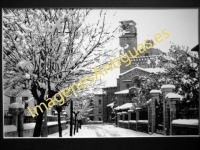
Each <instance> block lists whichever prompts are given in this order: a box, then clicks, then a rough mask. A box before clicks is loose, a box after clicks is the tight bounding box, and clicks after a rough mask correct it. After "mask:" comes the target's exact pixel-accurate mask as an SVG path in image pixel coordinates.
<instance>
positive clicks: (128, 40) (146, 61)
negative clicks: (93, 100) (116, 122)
mask: <svg viewBox="0 0 200 150" xmlns="http://www.w3.org/2000/svg"><path fill="white" fill-rule="evenodd" d="M120 23H121V28H122V29H123V34H122V35H121V36H120V37H119V45H120V46H121V47H122V48H123V50H121V52H120V54H122V53H127V55H128V56H129V58H130V59H131V64H130V65H129V66H125V64H124V63H121V66H120V75H119V78H118V79H116V80H117V81H116V82H117V86H115V87H105V88H103V90H104V91H106V93H107V95H104V107H103V109H104V110H103V111H104V122H109V121H108V120H109V119H108V118H110V116H111V112H112V109H110V108H111V107H110V105H109V104H111V103H113V102H115V103H114V105H115V106H114V107H117V106H120V105H123V104H125V103H131V102H132V98H133V97H132V94H131V91H132V89H133V87H135V86H137V79H138V77H139V76H149V75H150V74H151V73H158V72H162V71H163V70H164V69H163V68H164V67H165V66H167V65H169V63H168V62H169V60H170V59H169V58H168V57H167V56H166V54H165V53H163V52H162V51H161V50H159V49H156V48H154V47H151V48H148V49H147V45H145V44H144V46H145V47H146V50H144V49H143V51H144V52H143V53H142V54H140V53H139V55H137V51H138V45H137V28H136V23H135V22H134V21H132V20H128V21H122V22H120ZM148 43H151V44H152V46H153V45H154V42H153V41H152V40H148ZM134 49H135V50H134ZM130 50H131V53H132V55H134V56H137V57H135V58H132V57H131V54H130ZM107 105H108V106H107Z"/></svg>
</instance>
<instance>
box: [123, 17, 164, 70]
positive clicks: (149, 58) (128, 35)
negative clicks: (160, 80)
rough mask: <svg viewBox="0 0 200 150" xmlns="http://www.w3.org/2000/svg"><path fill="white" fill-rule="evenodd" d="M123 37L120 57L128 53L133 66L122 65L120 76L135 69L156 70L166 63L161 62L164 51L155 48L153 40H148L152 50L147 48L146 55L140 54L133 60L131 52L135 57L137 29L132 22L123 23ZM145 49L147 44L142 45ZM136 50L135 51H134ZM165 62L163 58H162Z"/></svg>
mask: <svg viewBox="0 0 200 150" xmlns="http://www.w3.org/2000/svg"><path fill="white" fill-rule="evenodd" d="M120 23H121V28H122V31H123V33H122V35H121V36H120V37H119V45H120V46H121V47H122V48H121V49H122V50H121V51H120V55H121V54H123V53H126V54H127V55H128V56H129V58H130V60H131V64H130V65H129V66H125V65H126V64H125V63H122V64H121V66H120V74H121V73H124V72H126V71H128V70H130V69H132V68H134V67H141V68H154V67H161V66H162V65H163V63H164V61H161V60H159V59H160V56H161V55H162V51H161V50H159V49H156V48H154V42H153V40H148V43H151V44H152V45H153V47H152V48H148V49H147V48H146V49H145V52H144V53H139V52H138V54H139V55H138V56H137V57H136V58H132V57H131V56H130V53H129V50H130V51H131V54H132V55H133V56H135V55H136V53H135V51H137V49H138V46H137V28H136V27H135V25H136V23H135V22H134V21H132V20H128V21H121V22H120ZM141 44H143V45H144V46H145V47H146V45H145V43H141ZM134 49H135V50H134ZM162 60H163V58H162Z"/></svg>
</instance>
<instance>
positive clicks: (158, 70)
mask: <svg viewBox="0 0 200 150" xmlns="http://www.w3.org/2000/svg"><path fill="white" fill-rule="evenodd" d="M135 69H139V70H143V71H146V72H149V73H158V72H164V71H165V69H164V68H141V67H134V68H132V69H130V70H128V71H126V72H123V73H121V74H120V75H124V74H127V73H128V72H130V71H133V70H135Z"/></svg>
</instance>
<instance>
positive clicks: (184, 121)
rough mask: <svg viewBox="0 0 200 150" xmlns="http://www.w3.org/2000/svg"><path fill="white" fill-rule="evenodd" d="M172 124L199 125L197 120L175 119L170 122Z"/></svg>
mask: <svg viewBox="0 0 200 150" xmlns="http://www.w3.org/2000/svg"><path fill="white" fill-rule="evenodd" d="M172 124H182V125H197V126H198V124H199V120H198V119H176V120H173V121H172Z"/></svg>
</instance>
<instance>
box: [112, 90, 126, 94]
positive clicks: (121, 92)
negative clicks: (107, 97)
mask: <svg viewBox="0 0 200 150" xmlns="http://www.w3.org/2000/svg"><path fill="white" fill-rule="evenodd" d="M128 93H129V89H126V90H122V91H119V92H115V94H128Z"/></svg>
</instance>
